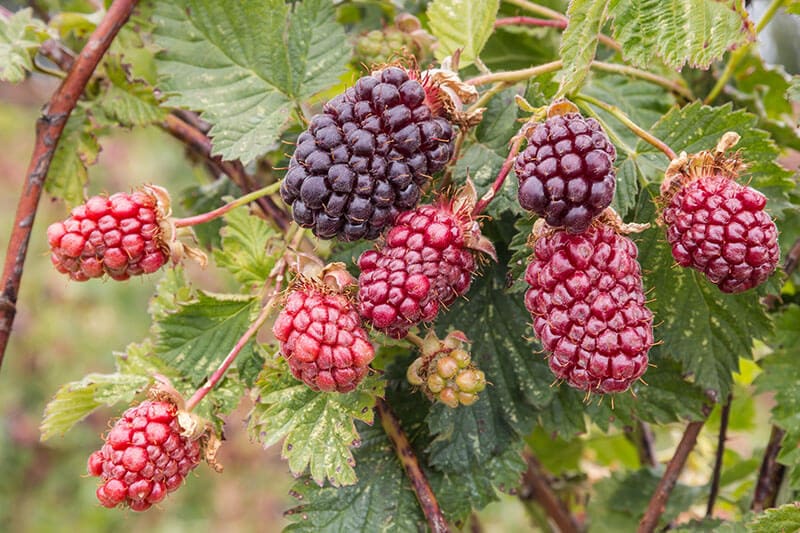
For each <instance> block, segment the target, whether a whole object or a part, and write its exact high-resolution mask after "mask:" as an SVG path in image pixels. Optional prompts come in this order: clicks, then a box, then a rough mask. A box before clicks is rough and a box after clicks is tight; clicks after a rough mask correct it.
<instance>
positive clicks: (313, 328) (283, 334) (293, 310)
mask: <svg viewBox="0 0 800 533" xmlns="http://www.w3.org/2000/svg"><path fill="white" fill-rule="evenodd" d="M360 322H361V320H360V319H359V316H358V313H357V312H356V310H355V309H354V307H353V306H352V304H351V303H350V302H349V301H348V299H347V298H346V297H345V296H344V295H342V294H337V293H334V292H332V291H331V290H329V289H327V288H326V287H324V286H322V285H320V284H315V283H314V282H310V281H307V282H305V283H300V284H297V285H296V286H295V287H294V289H292V290H291V292H290V293H289V296H288V297H287V298H286V304H285V305H284V307H283V310H281V312H280V314H279V315H278V318H277V319H276V321H275V325H274V326H273V328H272V332H273V333H274V334H275V338H277V339H278V341H280V349H281V354H282V355H283V356H284V357H285V358H286V360H287V361H288V363H289V368H290V369H291V371H292V375H294V377H295V378H297V379H299V380H301V381H303V383H305V384H306V385H308V386H309V387H311V388H312V389H314V390H321V391H325V392H332V391H336V392H350V391H351V390H353V389H355V388H356V386H357V385H358V384H359V383H360V382H361V380H362V379H364V376H366V375H367V372H368V371H369V364H370V362H371V361H372V358H373V357H374V356H375V349H374V348H373V347H372V344H371V343H370V341H369V337H368V336H367V333H366V332H365V331H364V329H363V328H362V327H361V324H360Z"/></svg>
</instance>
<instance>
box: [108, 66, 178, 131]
mask: <svg viewBox="0 0 800 533" xmlns="http://www.w3.org/2000/svg"><path fill="white" fill-rule="evenodd" d="M128 70H129V69H128V67H127V66H126V65H125V64H123V63H122V59H121V58H120V57H119V56H108V57H107V58H106V61H105V73H106V79H105V80H104V81H105V83H103V89H102V92H101V93H100V96H99V97H98V98H97V100H96V103H97V106H98V108H99V109H100V110H101V111H102V113H103V114H104V115H105V118H106V120H110V121H111V125H114V124H115V123H119V124H120V125H122V126H127V127H132V126H146V125H147V124H153V123H156V122H160V121H161V120H162V119H163V118H164V117H166V115H167V110H166V109H164V108H162V107H159V105H158V101H157V100H156V97H155V95H154V94H153V88H152V87H151V86H150V85H148V84H147V83H146V82H145V81H144V80H141V79H135V78H133V77H132V76H131V74H130V73H129V71H128Z"/></svg>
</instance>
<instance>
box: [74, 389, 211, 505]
mask: <svg viewBox="0 0 800 533" xmlns="http://www.w3.org/2000/svg"><path fill="white" fill-rule="evenodd" d="M199 462H200V443H199V441H198V440H190V439H188V438H186V437H183V436H182V435H181V428H180V426H179V424H178V419H177V409H176V407H175V406H174V405H173V404H171V403H169V402H163V401H145V402H142V403H140V404H139V405H137V406H135V407H131V408H130V409H128V410H127V411H125V413H123V415H122V417H121V418H120V419H119V420H117V421H116V422H115V424H114V427H112V428H111V431H109V432H108V435H107V436H106V442H105V444H103V447H102V448H101V449H100V450H99V451H96V452H94V453H92V455H90V456H89V461H88V465H87V470H88V471H89V474H90V475H92V476H97V477H101V478H102V479H103V484H102V485H100V487H98V489H97V499H98V500H99V501H100V503H101V504H102V505H103V506H105V507H116V506H117V505H120V504H122V505H127V506H128V507H130V508H131V509H133V510H134V511H144V510H146V509H148V508H150V506H151V505H152V504H154V503H158V502H160V501H161V500H163V499H164V496H166V494H167V492H171V491H173V490H175V489H177V488H178V487H179V486H180V485H181V483H182V482H183V480H184V479H185V478H186V476H187V475H188V473H189V472H190V471H191V470H193V469H194V468H195V467H196V466H197V465H198V464H199Z"/></svg>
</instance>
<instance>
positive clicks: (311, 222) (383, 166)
mask: <svg viewBox="0 0 800 533" xmlns="http://www.w3.org/2000/svg"><path fill="white" fill-rule="evenodd" d="M431 79H432V78H428V77H426V76H423V75H421V74H420V73H419V72H416V71H413V70H411V71H410V70H406V69H404V68H401V67H388V68H386V69H384V70H382V71H380V72H375V73H373V74H372V75H369V76H363V77H362V78H360V79H359V80H358V81H356V83H355V85H354V86H353V87H351V88H349V89H347V90H346V91H345V92H344V94H341V95H339V96H337V97H335V98H333V99H332V100H330V101H329V102H328V103H327V104H325V106H324V108H323V112H322V113H319V114H317V115H315V116H314V117H313V118H312V119H311V123H310V124H309V127H308V129H307V130H306V131H305V132H303V133H301V134H300V136H299V137H298V139H297V147H296V149H295V151H294V154H293V155H292V158H291V160H290V162H289V170H288V171H287V173H286V177H285V178H284V180H283V183H282V185H281V197H282V198H283V201H284V202H286V203H287V204H288V205H291V207H292V216H293V217H294V220H295V221H296V222H297V223H298V224H300V225H301V226H303V227H306V228H311V229H312V231H313V233H314V235H316V236H318V237H321V238H324V239H331V238H334V237H338V238H339V239H341V240H345V241H353V240H358V239H375V238H376V237H378V235H379V234H380V232H381V230H383V228H385V227H386V226H388V225H389V224H391V223H392V222H393V221H394V219H395V218H396V217H397V215H398V214H399V213H401V212H403V211H407V210H409V209H413V208H414V207H415V206H416V205H417V203H418V202H419V199H420V197H421V195H422V186H423V185H424V184H425V183H426V182H427V181H428V179H430V176H431V175H433V174H434V173H436V172H438V171H440V170H442V169H443V168H444V166H445V164H446V163H447V162H448V161H449V160H450V158H451V157H452V155H453V127H452V124H451V122H450V121H449V120H448V119H447V118H446V116H445V115H444V110H443V109H444V106H443V104H442V103H441V100H442V99H443V98H445V97H446V93H444V92H442V91H440V90H439V89H438V87H437V84H436V83H433V82H432V81H430V80H431Z"/></svg>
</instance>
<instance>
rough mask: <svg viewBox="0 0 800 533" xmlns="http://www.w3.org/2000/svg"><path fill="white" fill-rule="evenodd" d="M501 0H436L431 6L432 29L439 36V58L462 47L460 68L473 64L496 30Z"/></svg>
mask: <svg viewBox="0 0 800 533" xmlns="http://www.w3.org/2000/svg"><path fill="white" fill-rule="evenodd" d="M499 5H500V2H499V0H435V1H434V2H432V3H431V4H430V5H429V6H428V11H427V15H428V20H429V23H430V27H431V32H432V33H433V35H434V36H435V37H436V38H437V39H438V40H439V44H438V47H437V48H436V59H438V60H440V61H441V60H442V59H444V58H445V57H447V56H449V55H452V54H453V52H455V51H456V50H457V49H459V48H460V49H461V50H462V52H461V59H460V61H459V68H463V67H466V66H469V65H471V64H472V63H473V62H474V61H475V59H476V58H477V57H478V54H480V52H481V50H483V47H484V45H485V44H486V41H487V40H488V39H489V36H490V35H491V34H492V28H493V26H494V21H495V17H496V16H497V9H498V7H499Z"/></svg>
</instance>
